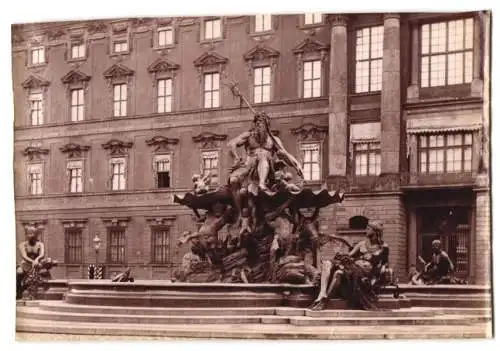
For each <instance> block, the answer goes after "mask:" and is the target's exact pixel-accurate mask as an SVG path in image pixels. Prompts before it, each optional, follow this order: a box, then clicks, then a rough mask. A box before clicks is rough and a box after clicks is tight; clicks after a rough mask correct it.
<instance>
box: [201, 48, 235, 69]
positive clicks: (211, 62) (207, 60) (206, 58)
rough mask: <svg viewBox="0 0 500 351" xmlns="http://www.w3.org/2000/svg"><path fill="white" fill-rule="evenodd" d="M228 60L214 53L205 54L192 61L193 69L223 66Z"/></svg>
mask: <svg viewBox="0 0 500 351" xmlns="http://www.w3.org/2000/svg"><path fill="white" fill-rule="evenodd" d="M228 61H229V60H228V59H227V58H225V57H223V56H221V55H219V54H217V53H216V52H205V53H204V54H203V55H201V56H200V57H198V58H197V59H196V60H195V61H194V65H195V67H198V68H200V67H209V66H217V65H225V64H226V63H227V62H228Z"/></svg>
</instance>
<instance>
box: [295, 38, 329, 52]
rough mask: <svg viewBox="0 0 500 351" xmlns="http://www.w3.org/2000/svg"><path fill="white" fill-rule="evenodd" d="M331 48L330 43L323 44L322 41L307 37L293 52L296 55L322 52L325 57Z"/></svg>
mask: <svg viewBox="0 0 500 351" xmlns="http://www.w3.org/2000/svg"><path fill="white" fill-rule="evenodd" d="M329 49H330V46H329V45H326V44H323V43H322V42H320V41H317V40H312V39H310V38H307V39H305V40H303V41H302V42H300V43H299V44H298V45H297V46H296V47H295V48H294V49H293V53H294V54H295V55H301V56H303V55H307V54H321V56H322V57H323V56H324V55H326V52H327V51H328V50H329Z"/></svg>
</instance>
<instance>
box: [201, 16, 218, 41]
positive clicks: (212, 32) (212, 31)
mask: <svg viewBox="0 0 500 351" xmlns="http://www.w3.org/2000/svg"><path fill="white" fill-rule="evenodd" d="M220 37H221V21H220V19H214V20H209V21H205V36H204V38H205V39H207V40H210V39H217V38H220Z"/></svg>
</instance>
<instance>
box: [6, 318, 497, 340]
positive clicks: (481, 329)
mask: <svg viewBox="0 0 500 351" xmlns="http://www.w3.org/2000/svg"><path fill="white" fill-rule="evenodd" d="M52 323H53V322H52ZM79 324H80V323H79ZM81 324H84V323H81ZM81 324H80V325H81ZM61 325H62V324H61ZM54 326H55V325H54V324H52V327H54ZM87 326H88V328H89V329H86V331H84V332H83V333H86V335H83V333H82V335H73V334H69V333H73V332H74V333H78V327H77V328H75V329H73V328H74V326H73V328H72V327H71V326H70V325H67V327H66V328H65V329H63V330H61V332H63V333H65V334H49V333H47V334H43V333H31V332H29V333H25V332H17V333H16V340H19V341H76V340H80V341H85V340H187V339H192V337H193V336H196V335H198V336H200V337H201V338H203V339H210V338H226V339H239V338H242V339H343V340H360V339H461V338H465V339H482V338H491V323H480V324H473V325H466V326H451V325H440V326H431V325H407V326H400V325H394V326H381V327H373V326H333V327H296V326H291V325H262V324H254V325H250V324H247V325H175V326H174V325H169V326H164V325H163V326H153V325H147V326H142V330H141V329H138V327H139V328H141V326H137V325H136V326H132V325H130V324H127V325H120V324H118V325H117V324H114V325H112V326H109V327H110V328H112V329H111V330H106V331H104V332H103V334H106V333H107V334H108V335H96V333H99V330H101V331H103V329H107V328H105V327H104V326H105V325H104V324H103V325H102V326H103V327H104V328H98V327H97V328H96V327H95V325H93V326H90V325H87ZM134 327H135V328H134ZM144 328H146V329H147V331H146V330H144ZM82 330H85V329H82ZM114 334H118V335H116V336H115V335H114ZM120 334H121V335H120ZM134 334H135V335H136V336H133V335H134ZM138 334H143V336H138ZM148 334H149V335H148ZM155 334H156V335H155ZM182 334H184V335H185V337H177V336H176V335H182ZM163 335H166V336H163Z"/></svg>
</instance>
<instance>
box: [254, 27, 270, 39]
mask: <svg viewBox="0 0 500 351" xmlns="http://www.w3.org/2000/svg"><path fill="white" fill-rule="evenodd" d="M275 33H276V31H274V30H272V29H271V30H266V31H262V32H252V33H250V36H251V37H253V38H254V37H264V36H268V35H273V34H275Z"/></svg>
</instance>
